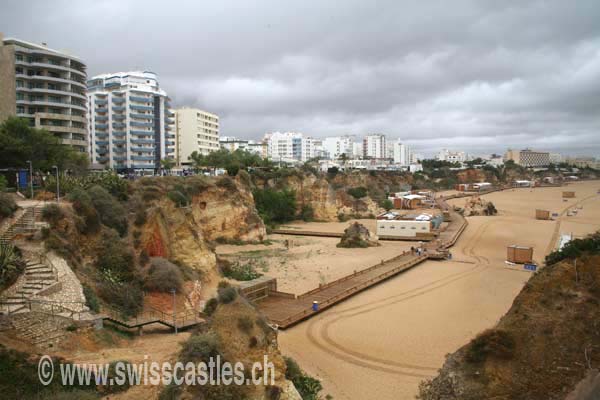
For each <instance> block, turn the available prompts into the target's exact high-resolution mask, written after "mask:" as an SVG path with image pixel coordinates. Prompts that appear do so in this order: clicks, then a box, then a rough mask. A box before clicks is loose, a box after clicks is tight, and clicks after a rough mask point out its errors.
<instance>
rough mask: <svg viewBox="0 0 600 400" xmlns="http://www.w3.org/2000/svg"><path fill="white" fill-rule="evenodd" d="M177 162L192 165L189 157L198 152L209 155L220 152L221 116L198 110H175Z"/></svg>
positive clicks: (179, 164) (185, 108)
mask: <svg viewBox="0 0 600 400" xmlns="http://www.w3.org/2000/svg"><path fill="white" fill-rule="evenodd" d="M175 133H176V137H175V141H176V152H175V153H176V162H177V165H178V166H181V165H188V164H190V161H189V157H190V155H191V154H192V153H193V152H194V151H196V152H198V153H199V154H202V155H207V154H209V153H212V152H213V151H217V150H219V116H218V115H216V114H212V113H209V112H207V111H202V110H199V109H197V108H187V107H184V108H180V109H177V110H175Z"/></svg>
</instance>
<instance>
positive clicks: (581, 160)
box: [566, 157, 600, 169]
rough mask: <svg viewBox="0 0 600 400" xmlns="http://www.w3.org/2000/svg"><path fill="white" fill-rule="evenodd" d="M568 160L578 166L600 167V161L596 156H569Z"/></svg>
mask: <svg viewBox="0 0 600 400" xmlns="http://www.w3.org/2000/svg"><path fill="white" fill-rule="evenodd" d="M566 162H567V164H569V165H574V166H575V167H577V168H594V169H600V161H599V160H598V159H596V158H594V157H574V158H573V157H569V158H567V159H566Z"/></svg>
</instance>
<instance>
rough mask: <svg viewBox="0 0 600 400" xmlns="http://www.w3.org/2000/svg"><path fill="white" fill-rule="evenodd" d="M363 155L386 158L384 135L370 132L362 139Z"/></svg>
mask: <svg viewBox="0 0 600 400" xmlns="http://www.w3.org/2000/svg"><path fill="white" fill-rule="evenodd" d="M363 157H369V158H386V144H385V135H381V134H372V135H367V136H365V138H364V139H363Z"/></svg>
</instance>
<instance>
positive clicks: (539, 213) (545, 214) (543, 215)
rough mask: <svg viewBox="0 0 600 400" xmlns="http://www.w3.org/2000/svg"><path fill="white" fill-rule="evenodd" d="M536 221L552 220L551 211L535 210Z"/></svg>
mask: <svg viewBox="0 0 600 400" xmlns="http://www.w3.org/2000/svg"><path fill="white" fill-rule="evenodd" d="M535 219H550V211H548V210H539V209H538V210H535Z"/></svg>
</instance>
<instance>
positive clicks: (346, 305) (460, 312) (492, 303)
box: [278, 181, 600, 399]
mask: <svg viewBox="0 0 600 400" xmlns="http://www.w3.org/2000/svg"><path fill="white" fill-rule="evenodd" d="M598 189H600V182H598V181H589V182H582V183H574V184H571V185H569V186H566V187H558V188H539V189H538V188H536V189H533V190H531V189H516V190H514V191H513V190H509V191H505V192H497V193H492V194H489V195H486V196H484V197H485V198H486V199H487V200H491V201H492V202H494V204H495V205H496V208H497V209H498V210H499V215H498V216H495V217H470V218H468V221H469V226H468V227H467V229H466V230H465V232H464V234H463V235H462V236H461V238H460V239H459V240H458V242H457V243H456V245H455V246H454V247H453V248H452V249H451V251H452V254H453V260H452V261H442V262H436V261H428V262H425V263H423V264H421V265H419V266H417V267H415V268H413V269H411V270H409V271H407V272H405V273H403V274H401V275H398V276H396V277H394V278H392V279H390V280H388V281H386V282H383V283H382V284H380V285H378V286H376V287H373V288H371V289H369V290H367V291H365V292H362V293H360V294H358V295H356V296H354V297H352V298H350V299H349V300H347V301H345V302H343V303H341V304H339V305H337V306H334V307H332V308H331V309H329V310H327V311H326V312H323V313H321V314H319V315H318V316H316V317H313V318H312V319H309V320H307V321H305V322H302V323H300V324H298V325H296V326H294V327H292V328H290V329H287V330H286V331H282V332H280V334H279V344H280V348H281V350H282V352H283V354H284V355H288V356H291V357H293V358H294V359H296V360H297V361H298V362H299V363H300V365H301V367H302V368H303V369H305V370H306V371H307V372H308V373H309V374H311V375H314V376H316V377H318V378H319V379H321V380H322V383H323V386H324V393H325V394H327V393H329V394H331V395H333V397H334V398H335V399H374V398H377V399H413V398H414V396H415V395H416V394H417V391H418V384H419V382H420V381H421V380H422V379H424V378H426V377H430V376H433V375H435V373H436V371H437V369H438V368H440V367H441V366H442V364H443V362H444V356H445V354H447V353H451V352H454V351H455V350H456V349H458V348H459V347H461V346H462V345H464V344H466V343H467V342H469V341H470V340H471V339H472V338H473V337H474V336H475V335H476V334H477V333H478V332H481V331H482V330H484V329H486V328H490V327H492V326H493V325H494V324H495V323H496V322H497V321H498V320H499V318H500V317H501V316H502V315H504V313H506V311H507V310H508V309H509V308H510V306H511V304H512V301H513V299H514V298H515V296H516V295H517V294H518V293H519V291H520V290H521V288H522V286H523V284H524V283H525V282H526V281H527V279H529V277H530V276H531V275H530V274H531V273H530V272H525V271H524V270H523V269H522V267H507V265H506V264H505V257H506V246H507V245H511V244H519V245H525V246H533V247H534V259H535V260H536V261H538V262H539V263H541V262H542V261H543V259H544V256H545V255H546V253H547V252H548V251H550V250H551V249H552V248H554V246H555V244H556V242H557V239H558V235H559V234H562V233H571V232H572V233H573V234H575V235H576V236H583V235H585V234H588V233H591V232H594V231H596V230H598V229H600V196H598V195H597V191H598ZM563 190H573V191H575V192H576V198H575V199H569V200H568V201H567V202H563V199H562V196H561V194H562V191H563ZM464 201H465V199H456V200H452V202H453V203H454V204H456V205H458V206H462V205H463V204H464ZM576 204H582V205H583V209H582V210H580V211H579V212H578V215H577V216H572V217H568V216H566V213H565V211H566V209H568V208H569V207H573V206H576ZM536 208H543V209H548V210H550V211H551V212H556V213H559V214H561V215H562V216H561V217H560V219H559V220H558V221H538V220H536V219H535V209H536ZM318 225H321V224H318ZM311 240H315V241H327V240H330V239H319V238H314V239H312V238H311ZM335 240H337V239H335ZM335 240H334V241H335ZM407 245H408V247H410V244H407ZM369 250H374V253H375V254H377V252H378V251H384V250H387V248H386V247H382V248H377V249H369ZM352 254H353V256H351V257H343V255H342V254H341V253H340V254H333V253H331V254H330V255H329V257H331V259H332V260H333V261H334V264H332V266H335V271H336V272H332V271H331V269H330V270H327V271H326V272H327V273H328V274H330V275H329V276H330V277H332V278H333V277H334V276H337V273H340V274H342V272H343V271H344V270H346V269H348V268H347V267H346V266H345V264H346V263H352V267H350V270H353V269H354V268H356V266H358V265H360V264H361V262H362V263H363V264H364V267H368V266H370V265H371V262H370V261H371V260H369V262H367V258H363V256H364V254H361V255H360V256H357V255H356V254H355V252H353V253H352ZM359 257H360V258H359ZM369 257H370V255H369ZM320 258H321V257H320V256H317V255H316V254H315V258H314V260H312V261H311V260H310V259H306V261H305V264H303V265H306V267H305V269H304V270H305V271H310V274H311V275H315V274H318V273H319V272H318V271H317V269H318V268H319V267H318V266H319V265H323V264H328V263H322V262H321V261H320ZM377 258H386V257H383V256H382V257H377V256H376V255H375V256H373V261H376V259H377ZM359 260H360V262H359ZM311 265H312V266H313V267H310V266H311ZM302 271H303V269H302V268H301V269H300V271H299V273H301V272H302ZM300 275H301V274H300ZM278 278H279V279H278V281H279V283H280V286H282V287H293V288H297V289H299V288H302V289H303V288H304V286H303V285H302V284H300V283H297V282H286V279H290V278H291V279H298V277H297V276H293V277H292V276H290V277H288V278H285V277H283V276H282V277H279V276H278ZM308 281H309V282H311V283H312V282H313V281H314V278H311V279H308ZM308 281H307V282H306V283H307V288H308V289H310V288H311V287H308V286H310V285H308Z"/></svg>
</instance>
